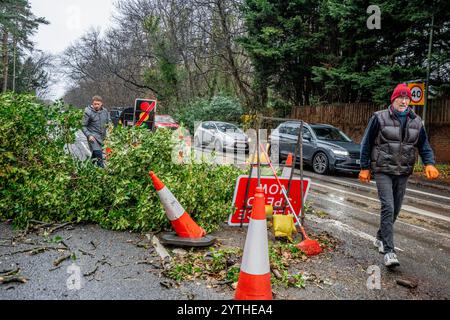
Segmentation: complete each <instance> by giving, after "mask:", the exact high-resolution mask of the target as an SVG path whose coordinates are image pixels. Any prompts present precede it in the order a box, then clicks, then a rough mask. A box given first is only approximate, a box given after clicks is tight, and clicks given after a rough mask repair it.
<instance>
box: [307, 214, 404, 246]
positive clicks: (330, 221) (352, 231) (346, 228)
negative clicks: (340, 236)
mask: <svg viewBox="0 0 450 320" xmlns="http://www.w3.org/2000/svg"><path fill="white" fill-rule="evenodd" d="M308 218H309V219H311V220H312V221H314V222H317V223H325V224H333V225H334V226H335V227H337V228H339V229H341V230H344V231H347V232H348V233H350V234H352V235H354V236H357V237H360V238H362V239H365V240H369V241H370V242H374V241H375V237H374V236H371V235H370V234H368V233H365V232H363V231H360V230H358V229H355V228H353V227H352V226H349V225H348V224H345V223H342V222H340V221H338V220H334V219H321V218H319V217H316V216H311V217H308ZM395 250H397V251H400V252H403V251H405V250H403V249H400V248H398V247H395Z"/></svg>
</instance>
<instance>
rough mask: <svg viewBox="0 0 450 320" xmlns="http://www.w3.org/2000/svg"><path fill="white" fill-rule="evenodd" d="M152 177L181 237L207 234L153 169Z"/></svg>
mask: <svg viewBox="0 0 450 320" xmlns="http://www.w3.org/2000/svg"><path fill="white" fill-rule="evenodd" d="M150 177H151V178H152V180H153V185H154V186H155V189H156V192H157V193H158V196H159V199H160V200H161V202H162V204H163V206H164V210H165V211H166V215H167V218H168V219H169V220H170V223H171V224H172V227H173V228H174V230H175V232H176V233H177V235H178V237H180V238H191V239H196V238H202V237H204V236H205V235H206V231H205V230H203V229H202V228H201V227H199V226H198V225H197V223H195V221H194V220H192V218H191V217H190V216H189V214H188V213H187V212H186V211H185V210H184V209H183V207H182V206H181V204H180V203H179V202H178V200H177V199H176V198H175V197H174V195H173V194H172V192H170V190H169V189H168V188H167V187H166V186H165V185H164V183H162V181H161V180H159V178H158V177H157V176H156V174H155V173H154V172H153V171H151V172H150Z"/></svg>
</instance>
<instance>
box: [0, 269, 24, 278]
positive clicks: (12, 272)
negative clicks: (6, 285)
mask: <svg viewBox="0 0 450 320" xmlns="http://www.w3.org/2000/svg"><path fill="white" fill-rule="evenodd" d="M19 272H20V268H17V269H11V270H3V271H0V276H2V277H7V276H13V275H16V274H18V273H19Z"/></svg>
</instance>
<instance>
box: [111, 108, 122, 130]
mask: <svg viewBox="0 0 450 320" xmlns="http://www.w3.org/2000/svg"><path fill="white" fill-rule="evenodd" d="M121 113H122V109H119V108H112V109H111V111H109V115H110V116H111V121H112V123H113V124H114V126H115V127H117V126H118V124H119V118H120V114H121Z"/></svg>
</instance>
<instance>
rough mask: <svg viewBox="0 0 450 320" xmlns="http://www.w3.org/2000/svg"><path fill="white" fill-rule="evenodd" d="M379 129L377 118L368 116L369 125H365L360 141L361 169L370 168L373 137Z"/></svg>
mask: <svg viewBox="0 0 450 320" xmlns="http://www.w3.org/2000/svg"><path fill="white" fill-rule="evenodd" d="M379 130H380V124H379V122H378V118H377V117H376V116H375V115H373V116H372V118H370V121H369V125H368V126H367V128H366V131H365V133H364V137H363V139H362V141H361V156H360V160H361V169H362V170H369V169H370V154H371V152H372V148H373V145H374V144H375V139H376V137H377V135H378V131H379Z"/></svg>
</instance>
